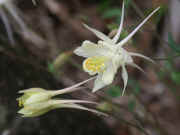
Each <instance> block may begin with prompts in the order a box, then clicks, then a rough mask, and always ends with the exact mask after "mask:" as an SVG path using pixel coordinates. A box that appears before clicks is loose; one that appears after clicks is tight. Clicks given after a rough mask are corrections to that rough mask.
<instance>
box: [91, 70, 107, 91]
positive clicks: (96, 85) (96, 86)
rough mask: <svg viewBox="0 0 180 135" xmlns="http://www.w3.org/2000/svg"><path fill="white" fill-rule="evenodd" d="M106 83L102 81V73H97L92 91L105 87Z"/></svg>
mask: <svg viewBox="0 0 180 135" xmlns="http://www.w3.org/2000/svg"><path fill="white" fill-rule="evenodd" d="M106 85H107V84H105V83H104V81H103V80H102V73H99V74H98V76H97V78H96V80H95V81H94V88H93V90H92V92H96V91H98V90H99V89H101V88H103V87H105V86H106Z"/></svg>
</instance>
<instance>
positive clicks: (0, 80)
mask: <svg viewBox="0 0 180 135" xmlns="http://www.w3.org/2000/svg"><path fill="white" fill-rule="evenodd" d="M158 6H160V7H161V9H160V10H159V11H158V12H157V13H156V14H155V15H153V17H151V19H150V20H149V21H148V22H147V23H146V24H145V25H144V26H143V27H142V28H141V29H140V31H139V32H138V33H137V34H136V35H135V36H134V37H133V38H132V39H131V40H130V41H129V42H128V44H127V45H126V46H125V48H126V49H127V50H129V51H132V52H137V53H141V54H144V55H146V56H149V57H150V58H152V59H153V60H155V61H156V64H152V63H150V62H147V61H145V60H143V59H139V58H134V60H135V62H136V63H137V64H138V65H139V66H141V67H142V68H143V70H144V71H145V72H146V73H145V74H143V73H142V72H140V71H138V70H137V69H135V68H132V67H128V74H129V81H128V87H127V90H126V93H125V95H124V96H123V97H122V96H121V94H122V88H123V83H122V82H123V81H122V78H121V70H119V72H118V74H117V75H116V78H115V80H114V82H113V84H112V85H110V86H107V87H106V88H104V89H103V90H100V91H98V92H97V93H95V94H94V93H93V94H92V93H91V89H92V87H93V81H91V82H89V83H88V84H86V85H85V87H84V89H82V90H81V91H78V92H75V93H72V94H67V95H65V96H64V98H67V99H69V98H72V99H84V100H90V101H96V102H99V103H100V104H99V105H98V106H97V107H94V106H88V107H91V108H94V109H98V110H100V111H105V112H107V113H108V114H109V117H104V116H98V115H96V114H92V113H90V112H87V111H81V110H75V109H58V110H53V111H50V112H48V113H47V114H45V115H43V116H40V117H36V118H23V117H21V116H20V115H19V114H17V111H18V110H19V109H20V108H19V107H18V103H17V101H16V98H17V97H19V96H20V95H19V94H18V91H19V90H23V89H27V88H32V87H40V88H44V89H49V90H56V89H62V88H65V87H68V86H71V85H73V84H75V83H78V82H81V81H82V80H85V79H87V78H89V77H90V76H89V75H88V74H87V73H85V72H84V71H83V70H82V65H81V64H82V62H83V60H84V59H83V58H82V57H78V56H76V55H74V54H73V50H74V49H75V48H76V47H78V46H80V45H81V43H82V42H83V41H84V40H91V41H93V42H97V40H98V39H97V38H96V37H95V36H94V35H93V34H92V33H91V32H89V31H88V30H87V29H85V28H84V27H83V25H82V23H86V24H88V25H89V26H91V27H94V28H96V29H98V30H100V31H102V32H104V33H105V34H107V35H108V34H109V36H110V37H111V36H112V35H113V33H115V32H116V29H117V28H118V26H119V23H120V20H121V7H122V0H98V1H97V0H36V1H35V0H34V1H31V0H14V1H13V0H11V1H5V2H2V3H0V62H1V66H0V135H52V134H53V135H72V134H73V135H84V134H86V135H101V134H102V135H180V128H179V127H180V102H179V101H180V59H179V56H180V27H179V26H180V1H179V0H143V1H142V0H125V21H124V29H123V32H122V34H121V37H120V38H121V39H122V38H124V37H126V36H127V35H128V33H130V32H131V31H132V30H133V29H134V28H135V27H136V26H137V24H139V23H140V22H141V21H142V20H143V19H144V18H145V17H146V16H147V15H148V14H149V13H150V12H152V11H153V9H155V8H157V7H158Z"/></svg>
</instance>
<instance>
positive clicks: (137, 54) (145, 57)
mask: <svg viewBox="0 0 180 135" xmlns="http://www.w3.org/2000/svg"><path fill="white" fill-rule="evenodd" d="M129 54H130V55H131V56H137V57H141V58H144V59H146V60H148V61H150V62H152V63H155V61H154V60H152V59H151V58H149V57H147V56H144V55H142V54H139V53H133V52H129Z"/></svg>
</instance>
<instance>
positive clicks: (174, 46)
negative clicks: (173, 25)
mask: <svg viewBox="0 0 180 135" xmlns="http://www.w3.org/2000/svg"><path fill="white" fill-rule="evenodd" d="M168 45H169V47H170V48H171V49H172V51H174V52H177V53H180V45H178V44H177V43H176V42H175V41H174V39H173V36H172V34H171V33H168Z"/></svg>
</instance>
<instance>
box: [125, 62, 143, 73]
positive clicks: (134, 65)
mask: <svg viewBox="0 0 180 135" xmlns="http://www.w3.org/2000/svg"><path fill="white" fill-rule="evenodd" d="M128 65H130V66H133V67H135V68H137V69H139V70H140V71H141V72H143V73H145V72H144V70H143V69H142V68H141V67H139V66H138V65H137V64H135V63H128Z"/></svg>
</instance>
